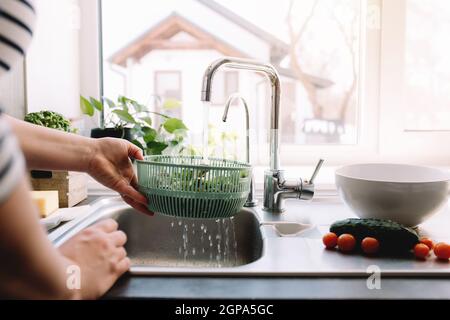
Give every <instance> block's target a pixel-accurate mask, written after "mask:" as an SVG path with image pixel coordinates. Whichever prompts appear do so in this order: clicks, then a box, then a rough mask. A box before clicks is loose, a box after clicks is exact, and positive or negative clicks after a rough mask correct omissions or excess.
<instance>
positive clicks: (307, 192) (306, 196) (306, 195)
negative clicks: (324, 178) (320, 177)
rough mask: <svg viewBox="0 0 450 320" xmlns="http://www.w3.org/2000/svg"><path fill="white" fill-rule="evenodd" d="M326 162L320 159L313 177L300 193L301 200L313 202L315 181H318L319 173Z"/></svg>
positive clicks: (303, 185)
mask: <svg viewBox="0 0 450 320" xmlns="http://www.w3.org/2000/svg"><path fill="white" fill-rule="evenodd" d="M323 162H324V160H323V159H320V160H319V162H318V163H317V165H316V168H315V169H314V172H313V174H312V176H311V179H309V181H308V180H306V181H304V182H303V183H302V190H301V193H300V199H302V200H311V199H312V198H313V196H314V180H315V179H316V176H317V174H318V173H319V170H320V168H321V167H322V164H323Z"/></svg>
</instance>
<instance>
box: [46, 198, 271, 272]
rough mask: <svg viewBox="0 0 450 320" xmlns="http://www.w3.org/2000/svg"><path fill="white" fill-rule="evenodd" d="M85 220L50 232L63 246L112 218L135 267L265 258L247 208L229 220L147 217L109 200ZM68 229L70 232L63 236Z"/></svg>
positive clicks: (237, 263)
mask: <svg viewBox="0 0 450 320" xmlns="http://www.w3.org/2000/svg"><path fill="white" fill-rule="evenodd" d="M93 208H94V210H92V211H93V212H91V213H90V214H88V215H87V216H86V217H85V218H81V219H78V220H77V221H72V222H71V223H69V224H68V225H65V226H63V227H61V229H63V230H59V229H58V230H57V231H56V232H57V234H53V233H52V234H51V235H50V236H51V238H53V239H52V240H53V242H54V243H55V244H56V245H60V244H61V243H63V242H64V241H66V240H67V239H69V238H70V237H71V236H72V235H74V234H75V233H76V232H78V231H80V230H82V229H84V228H86V227H88V226H90V225H92V224H94V223H95V222H97V221H99V220H101V219H106V218H113V219H115V220H116V221H117V222H118V223H119V228H120V229H121V230H123V231H124V232H125V233H126V234H127V236H128V241H127V243H126V246H125V247H126V250H127V252H128V256H129V257H130V259H131V262H132V266H133V267H132V269H133V268H135V267H138V268H142V267H178V268H229V267H236V266H242V265H246V264H248V263H251V262H254V261H256V260H258V259H259V258H261V256H262V254H263V243H264V242H263V237H262V234H261V229H260V223H259V220H258V218H257V215H256V214H255V213H254V212H253V211H251V210H248V209H243V210H241V211H240V212H239V213H237V214H236V215H235V216H234V217H233V218H228V219H219V220H214V219H204V220H203V219H199V220H197V219H180V218H174V217H169V216H164V215H160V214H156V215H155V216H153V217H148V216H146V215H144V214H141V213H139V212H137V211H136V210H134V209H132V208H131V207H129V206H128V205H126V204H125V203H124V202H123V201H121V199H119V198H114V199H104V200H101V201H99V203H96V204H94V205H93ZM64 230H66V231H65V232H64Z"/></svg>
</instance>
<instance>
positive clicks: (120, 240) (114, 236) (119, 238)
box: [109, 230, 127, 247]
mask: <svg viewBox="0 0 450 320" xmlns="http://www.w3.org/2000/svg"><path fill="white" fill-rule="evenodd" d="M109 237H110V238H111V240H112V241H113V243H114V245H115V246H116V247H121V246H123V245H124V244H125V243H126V242H127V235H126V234H125V232H123V231H121V230H118V231H114V232H111V233H110V234H109Z"/></svg>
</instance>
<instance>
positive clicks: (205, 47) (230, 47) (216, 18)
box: [82, 0, 450, 166]
mask: <svg viewBox="0 0 450 320" xmlns="http://www.w3.org/2000/svg"><path fill="white" fill-rule="evenodd" d="M256 5H257V6H258V10H255V6H256ZM101 14H102V29H103V32H102V38H103V41H102V44H103V46H102V51H103V61H102V63H103V87H104V95H106V96H109V97H112V98H114V97H115V96H117V95H119V94H126V95H128V96H130V97H131V98H134V99H137V100H138V101H141V102H143V103H151V101H152V99H154V96H155V95H157V94H158V90H164V91H171V90H175V91H176V86H175V85H174V86H175V88H172V87H171V85H172V84H170V85H168V86H167V88H164V89H157V87H158V86H156V85H155V83H154V82H156V77H157V76H156V72H158V71H161V70H176V71H177V72H180V78H182V79H181V80H180V83H182V90H181V89H180V92H181V93H180V100H181V102H182V108H181V109H180V111H179V112H180V116H181V117H182V118H183V120H184V122H185V123H186V124H187V125H188V127H189V129H190V130H189V132H190V134H192V137H191V138H192V141H193V142H194V143H198V144H200V143H201V141H202V138H201V132H202V129H201V127H202V126H201V125H199V121H201V120H202V118H203V116H202V103H201V101H200V99H199V96H200V90H201V81H202V76H203V72H204V70H205V68H206V67H207V65H208V64H209V63H210V62H212V61H214V60H215V59H217V58H219V57H222V56H236V57H244V58H252V59H257V60H261V61H265V62H269V63H271V64H272V65H274V66H275V67H276V68H277V70H278V73H279V74H280V77H281V81H282V86H283V87H282V98H281V99H282V105H281V110H280V118H281V122H282V123H281V139H280V140H281V142H282V144H281V162H282V165H283V166H285V165H301V164H312V163H313V162H315V160H316V159H317V158H318V157H324V158H325V159H326V160H327V163H328V164H338V165H341V164H344V163H349V162H355V161H402V162H422V163H427V164H444V165H448V164H449V162H448V159H450V148H445V147H444V146H446V145H448V144H449V143H450V116H449V114H450V109H449V105H450V101H449V98H448V94H447V92H448V91H449V90H448V89H450V88H449V83H450V81H449V80H450V76H449V75H450V67H449V64H448V59H447V57H448V55H449V54H450V52H449V51H450V47H449V46H448V44H447V42H448V41H446V38H447V33H448V32H446V30H448V29H449V28H450V26H449V25H448V21H449V18H450V4H449V3H448V1H446V0H430V1H421V0H396V1H390V0H304V1H295V0H276V1H275V0H267V1H241V0H171V1H165V0H155V1H146V0H127V1H126V2H124V1H103V2H102V10H101ZM267 17H270V19H268V18H267ZM117 21H121V23H117ZM82 31H83V29H82ZM82 33H83V32H82ZM85 36H87V37H89V36H90V35H85ZM86 74H89V72H88V71H86ZM172 76H173V81H175V78H176V77H175V76H174V75H172ZM172 76H171V77H172ZM157 81H159V82H161V83H162V82H165V81H166V80H162V79H161V80H157ZM169 82H170V83H172V80H170V81H169ZM177 83H178V82H177ZM180 86H181V84H180ZM160 87H161V86H160ZM268 88H269V86H268V83H267V81H266V79H265V78H264V77H262V76H261V75H258V74H253V73H249V72H245V71H236V70H224V72H221V73H220V74H218V76H217V78H216V79H215V83H214V87H213V102H214V103H213V106H214V107H212V108H211V109H214V111H210V123H212V124H213V125H214V126H216V128H215V129H216V130H223V131H226V132H228V133H229V132H230V131H233V132H236V133H237V136H238V139H237V140H235V145H238V146H241V145H242V143H243V137H244V136H245V132H244V123H245V122H244V120H243V119H244V113H243V110H242V108H241V107H239V106H237V105H238V103H235V106H233V108H231V109H230V116H229V120H228V121H227V123H226V124H225V126H224V125H223V123H222V121H221V114H222V108H221V106H222V104H223V103H224V102H225V101H226V98H227V96H228V95H229V94H230V93H232V92H236V91H238V92H240V93H241V94H243V95H244V97H245V98H246V100H247V102H248V105H249V107H250V120H251V121H250V125H251V129H252V130H251V131H252V134H253V136H252V147H253V152H254V155H253V160H254V161H255V164H257V165H258V164H260V165H265V164H267V162H268V152H269V149H268V128H269V121H270V109H269V108H270V106H269V101H270V92H269V91H268Z"/></svg>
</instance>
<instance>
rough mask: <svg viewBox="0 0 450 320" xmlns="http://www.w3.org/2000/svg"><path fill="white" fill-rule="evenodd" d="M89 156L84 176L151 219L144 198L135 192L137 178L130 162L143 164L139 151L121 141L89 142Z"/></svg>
mask: <svg viewBox="0 0 450 320" xmlns="http://www.w3.org/2000/svg"><path fill="white" fill-rule="evenodd" d="M92 144H93V152H92V157H91V160H90V161H89V166H88V169H87V173H89V174H90V175H91V176H92V177H93V178H94V179H95V180H97V181H98V182H100V183H101V184H103V185H104V186H106V187H108V188H111V189H113V190H115V191H117V192H118V193H119V194H120V195H121V196H122V198H123V200H124V201H125V202H126V203H128V204H129V205H130V206H132V207H133V208H135V209H137V210H139V211H141V212H143V213H145V214H148V215H153V212H151V211H149V210H148V209H147V198H145V196H144V195H142V194H141V193H139V191H138V190H137V178H136V175H135V174H134V171H133V165H132V163H131V160H130V158H131V159H138V160H143V159H144V157H143V155H142V151H141V149H139V148H138V147H137V146H135V145H134V144H132V143H131V142H129V141H127V140H124V139H116V138H101V139H93V140H92Z"/></svg>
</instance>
